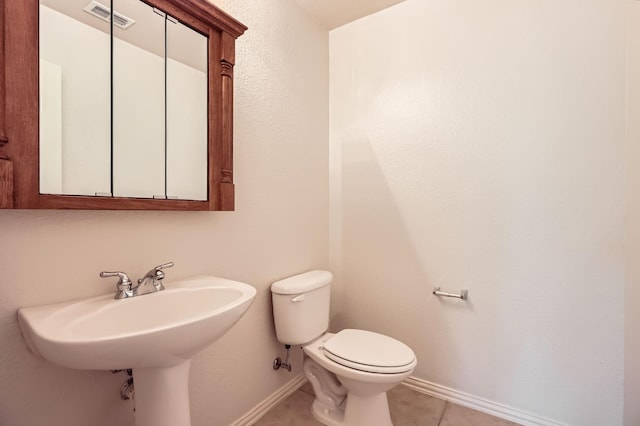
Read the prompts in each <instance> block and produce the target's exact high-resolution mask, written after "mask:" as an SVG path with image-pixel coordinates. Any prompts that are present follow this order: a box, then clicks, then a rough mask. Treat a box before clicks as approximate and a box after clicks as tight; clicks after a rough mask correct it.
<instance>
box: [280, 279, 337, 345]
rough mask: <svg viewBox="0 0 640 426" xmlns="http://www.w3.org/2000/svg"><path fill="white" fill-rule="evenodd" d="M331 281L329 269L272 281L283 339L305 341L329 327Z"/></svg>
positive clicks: (289, 342)
mask: <svg viewBox="0 0 640 426" xmlns="http://www.w3.org/2000/svg"><path fill="white" fill-rule="evenodd" d="M331 281H333V275H332V274H331V272H329V271H309V272H305V273H304V274H299V275H294V276H292V277H289V278H285V279H283V280H280V281H276V282H274V283H273V284H271V298H272V301H273V319H274V322H275V326H276V336H277V337H278V341H279V342H281V343H283V344H285V345H303V344H306V343H309V342H311V341H312V340H314V339H315V338H317V337H320V336H321V335H322V334H323V333H324V332H325V331H327V329H328V328H329V302H330V299H331V292H330V288H331V286H330V284H331Z"/></svg>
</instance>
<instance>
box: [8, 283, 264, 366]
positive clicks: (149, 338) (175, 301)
mask: <svg viewBox="0 0 640 426" xmlns="http://www.w3.org/2000/svg"><path fill="white" fill-rule="evenodd" d="M255 294H256V290H255V289H254V288H253V287H251V286H250V285H247V284H243V283H240V282H237V281H231V280H227V279H223V278H216V277H208V276H200V277H194V278H190V279H186V280H182V281H178V282H174V283H173V285H171V284H169V285H168V286H167V288H166V289H165V290H164V291H160V292H157V293H152V294H147V295H144V296H137V297H133V298H130V299H122V300H115V299H113V295H111V294H109V295H105V296H101V297H95V298H91V299H86V300H80V301H71V302H65V303H58V304H54V305H47V306H40V307H33V308H23V309H20V310H19V311H18V320H19V323H20V327H21V328H22V332H23V335H24V337H25V340H26V341H27V344H28V346H29V348H30V349H31V351H32V352H33V353H34V354H36V355H38V356H40V357H41V358H44V359H46V360H48V361H50V362H52V363H54V364H57V365H61V366H63V367H69V368H76V369H97V370H120V369H126V368H134V369H135V368H148V367H170V366H174V365H177V364H179V363H181V362H183V361H187V360H189V359H190V358H191V357H192V356H193V355H195V354H196V353H197V352H199V351H200V350H202V349H204V348H205V347H206V346H208V345H209V344H210V343H212V342H213V341H215V340H216V339H217V338H219V337H220V336H222V335H223V334H224V333H225V332H226V331H227V330H229V329H230V328H231V326H233V324H235V323H236V321H238V320H239V319H240V317H242V315H243V314H244V313H245V312H246V310H247V309H248V308H249V305H251V302H252V301H253V298H254V297H255Z"/></svg>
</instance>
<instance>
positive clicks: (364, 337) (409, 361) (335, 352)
mask: <svg viewBox="0 0 640 426" xmlns="http://www.w3.org/2000/svg"><path fill="white" fill-rule="evenodd" d="M323 352H324V354H325V356H326V357H327V358H329V359H330V360H332V361H334V362H336V363H338V364H340V365H343V366H345V367H348V368H353V369H355V370H361V371H366V372H370V373H381V374H396V373H403V372H406V371H409V370H412V369H413V368H414V367H415V361H416V358H415V354H414V353H413V351H412V350H411V348H409V347H408V346H407V345H405V344H404V343H402V342H399V341H398V340H396V339H393V338H391V337H389V336H385V335H383V334H378V333H374V332H371V331H365V330H354V329H345V330H342V331H340V332H338V333H337V334H335V335H334V336H332V337H331V338H330V339H328V340H326V341H325V342H324V343H323Z"/></svg>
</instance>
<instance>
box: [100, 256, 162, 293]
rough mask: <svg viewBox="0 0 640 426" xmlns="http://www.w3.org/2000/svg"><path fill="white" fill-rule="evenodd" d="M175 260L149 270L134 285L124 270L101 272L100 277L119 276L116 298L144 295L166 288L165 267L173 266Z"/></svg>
mask: <svg viewBox="0 0 640 426" xmlns="http://www.w3.org/2000/svg"><path fill="white" fill-rule="evenodd" d="M172 266H173V262H169V263H165V264H162V265H158V266H156V267H154V268H153V269H151V270H150V271H149V272H147V273H146V274H145V275H144V277H142V278H140V279H139V280H138V283H137V285H135V286H133V283H132V282H131V280H130V279H129V276H128V275H127V274H125V273H124V272H119V271H117V272H107V271H104V272H100V277H102V278H108V277H119V280H118V282H117V284H116V288H117V291H116V295H115V296H114V297H113V298H114V299H127V298H129V297H135V296H142V295H143V294H149V293H155V292H157V291H162V290H164V285H163V284H162V280H163V279H164V277H165V274H164V272H162V270H163V269H166V268H171V267H172Z"/></svg>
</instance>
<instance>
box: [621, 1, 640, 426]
mask: <svg viewBox="0 0 640 426" xmlns="http://www.w3.org/2000/svg"><path fill="white" fill-rule="evenodd" d="M627 45H628V62H627V64H628V67H627V76H628V89H627V90H628V103H627V108H628V109H627V152H626V155H625V157H626V159H627V176H626V178H627V186H626V190H627V192H626V197H627V219H626V229H625V236H626V246H625V249H626V259H627V263H626V277H625V278H626V279H625V295H624V300H625V306H624V312H625V340H624V342H625V352H624V358H625V359H624V369H625V383H624V425H625V426H636V425H639V424H640V404H638V395H640V219H639V218H640V192H639V190H638V189H639V188H640V2H637V1H628V2H627Z"/></svg>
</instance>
